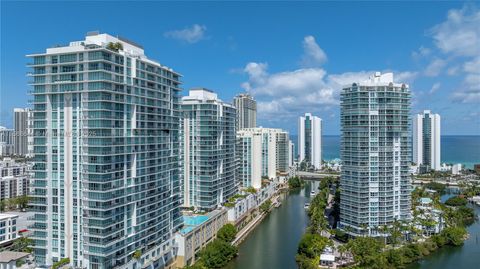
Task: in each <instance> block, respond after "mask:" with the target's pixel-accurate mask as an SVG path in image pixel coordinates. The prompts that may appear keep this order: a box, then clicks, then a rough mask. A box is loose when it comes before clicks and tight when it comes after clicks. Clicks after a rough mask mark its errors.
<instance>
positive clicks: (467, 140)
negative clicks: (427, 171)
mask: <svg viewBox="0 0 480 269" xmlns="http://www.w3.org/2000/svg"><path fill="white" fill-rule="evenodd" d="M322 138H323V141H322V142H323V143H322V144H323V145H322V146H323V148H322V150H323V153H322V155H323V159H324V160H333V159H335V158H340V136H339V135H324V136H323V137H322ZM290 139H291V140H292V141H293V143H294V144H295V150H296V147H297V143H298V141H297V140H298V138H297V136H296V135H291V136H290ZM441 162H442V163H453V164H455V163H461V164H463V165H465V166H466V167H467V168H470V169H472V168H473V165H474V164H476V163H480V135H444V136H442V137H441Z"/></svg>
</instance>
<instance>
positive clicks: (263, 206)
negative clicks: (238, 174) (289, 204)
mask: <svg viewBox="0 0 480 269" xmlns="http://www.w3.org/2000/svg"><path fill="white" fill-rule="evenodd" d="M271 206H272V201H270V199H269V200H267V201H265V202H263V204H261V205H260V207H259V208H260V211H262V212H268V211H269V210H270V207H271Z"/></svg>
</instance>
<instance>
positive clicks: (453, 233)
mask: <svg viewBox="0 0 480 269" xmlns="http://www.w3.org/2000/svg"><path fill="white" fill-rule="evenodd" d="M466 235H467V230H465V228H464V227H447V228H445V229H443V230H442V232H441V233H440V236H442V237H443V238H444V239H445V244H447V245H452V246H461V245H463V240H464V239H465V236H466Z"/></svg>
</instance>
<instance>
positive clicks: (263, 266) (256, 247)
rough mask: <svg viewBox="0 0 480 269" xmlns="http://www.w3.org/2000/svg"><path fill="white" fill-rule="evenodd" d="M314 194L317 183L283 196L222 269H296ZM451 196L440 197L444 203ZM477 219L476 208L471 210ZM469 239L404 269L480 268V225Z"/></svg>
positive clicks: (478, 211) (450, 194)
mask: <svg viewBox="0 0 480 269" xmlns="http://www.w3.org/2000/svg"><path fill="white" fill-rule="evenodd" d="M311 190H315V191H316V192H318V182H309V183H307V184H306V185H305V187H303V188H302V189H298V190H293V191H290V193H289V194H288V195H287V194H283V196H282V198H283V199H282V205H281V206H280V207H279V208H275V209H274V210H273V211H272V212H271V213H270V214H269V215H268V216H267V217H266V218H265V219H264V220H263V221H262V222H261V223H260V224H259V225H258V226H257V227H256V228H255V229H254V230H253V231H252V233H251V234H250V235H248V237H247V238H246V239H245V241H244V242H242V243H241V245H240V246H239V255H238V257H237V258H236V259H234V260H233V261H232V262H230V263H229V264H228V265H227V266H226V267H225V268H226V269H270V268H274V269H284V268H285V269H292V268H297V265H296V263H295V254H296V253H297V246H298V242H299V241H300V238H301V237H302V235H303V233H304V232H305V229H306V227H307V225H308V222H309V218H308V215H307V212H306V210H305V209H304V204H305V203H306V202H310V199H311V197H310V191H311ZM452 195H454V194H452V193H449V194H446V195H444V196H443V197H442V201H445V200H446V199H447V198H448V197H450V196H452ZM475 211H476V213H477V215H479V214H480V207H478V206H475ZM468 232H469V234H470V237H469V239H468V240H466V241H465V244H464V245H463V246H460V247H445V248H442V249H440V250H438V251H437V252H435V253H434V254H432V255H430V256H428V257H426V258H425V259H423V260H421V261H420V262H418V263H414V264H411V265H410V266H408V269H449V268H455V269H467V268H468V269H471V268H480V265H479V264H480V222H478V221H477V222H475V223H474V224H472V225H471V226H469V227H468Z"/></svg>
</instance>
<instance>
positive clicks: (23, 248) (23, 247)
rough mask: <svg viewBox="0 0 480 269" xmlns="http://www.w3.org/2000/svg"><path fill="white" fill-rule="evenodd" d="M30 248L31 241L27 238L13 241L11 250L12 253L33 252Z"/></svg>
mask: <svg viewBox="0 0 480 269" xmlns="http://www.w3.org/2000/svg"><path fill="white" fill-rule="evenodd" d="M32 246H33V240H32V239H30V238H27V237H20V238H18V239H17V240H15V241H13V244H12V249H13V251H19V252H28V253H32V251H33V249H32Z"/></svg>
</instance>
